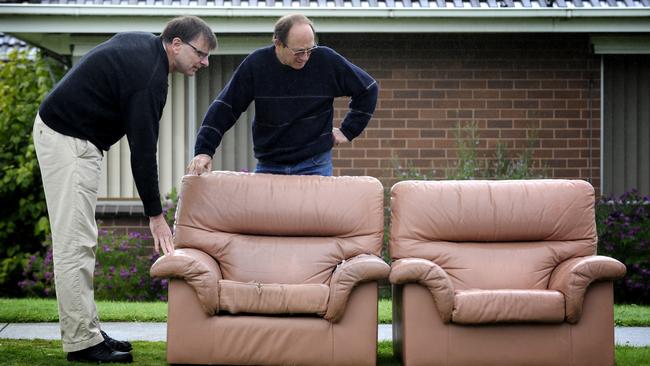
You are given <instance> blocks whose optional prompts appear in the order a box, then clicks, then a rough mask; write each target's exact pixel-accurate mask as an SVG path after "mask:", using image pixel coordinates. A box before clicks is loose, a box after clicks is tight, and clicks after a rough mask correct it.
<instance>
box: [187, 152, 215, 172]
mask: <svg viewBox="0 0 650 366" xmlns="http://www.w3.org/2000/svg"><path fill="white" fill-rule="evenodd" d="M211 171H212V158H211V157H210V156H209V155H206V154H199V155H197V156H195V157H194V158H193V159H192V161H190V163H189V164H188V165H187V174H193V175H201V174H203V173H209V172H211Z"/></svg>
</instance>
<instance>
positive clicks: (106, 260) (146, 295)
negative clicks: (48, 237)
mask: <svg viewBox="0 0 650 366" xmlns="http://www.w3.org/2000/svg"><path fill="white" fill-rule="evenodd" d="M152 248H153V245H152V238H151V237H150V236H148V235H143V234H141V233H139V232H130V233H129V234H126V235H116V234H114V233H113V232H109V231H106V230H100V231H99V236H98V239H97V256H96V262H95V299H97V300H128V301H155V300H162V301H165V300H167V284H168V283H167V280H165V279H159V278H152V277H151V276H150V275H149V268H150V267H151V265H152V264H153V262H155V261H156V259H158V257H159V255H158V254H155V253H153V250H152ZM53 273H54V269H53V263H52V246H51V243H47V252H46V254H45V257H40V256H38V255H32V256H31V257H30V258H29V259H28V260H27V262H26V263H25V266H24V271H23V276H24V279H23V280H22V281H20V282H19V283H18V285H19V287H20V288H21V289H22V290H23V294H24V295H26V296H28V297H50V298H53V297H55V287H54V275H53Z"/></svg>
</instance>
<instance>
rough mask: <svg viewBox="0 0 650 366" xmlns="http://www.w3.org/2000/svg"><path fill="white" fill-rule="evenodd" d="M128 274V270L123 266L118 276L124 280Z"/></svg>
mask: <svg viewBox="0 0 650 366" xmlns="http://www.w3.org/2000/svg"><path fill="white" fill-rule="evenodd" d="M130 276H131V274H130V273H129V271H127V270H126V269H124V268H122V269H120V277H122V279H123V280H126V279H127V278H129V277H130Z"/></svg>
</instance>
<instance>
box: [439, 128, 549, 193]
mask: <svg viewBox="0 0 650 366" xmlns="http://www.w3.org/2000/svg"><path fill="white" fill-rule="evenodd" d="M479 137H480V136H479V134H478V124H477V123H476V122H470V123H467V124H466V125H465V126H464V127H461V125H460V124H458V127H457V130H456V144H457V146H458V161H457V162H456V164H455V168H453V169H450V170H448V171H447V178H448V179H454V180H468V179H531V178H545V177H546V171H545V169H542V171H541V173H540V174H535V173H534V166H533V165H534V161H533V147H534V145H535V144H536V142H537V137H536V134H534V133H533V135H532V136H531V137H530V138H529V139H528V141H527V146H526V148H525V149H524V150H522V151H519V152H509V151H508V147H507V145H506V144H505V143H503V142H501V141H499V142H497V145H496V151H495V153H494V159H491V160H490V159H488V160H486V161H484V162H481V160H479V159H478V152H477V146H479V143H480V139H479ZM511 156H514V158H513V157H511Z"/></svg>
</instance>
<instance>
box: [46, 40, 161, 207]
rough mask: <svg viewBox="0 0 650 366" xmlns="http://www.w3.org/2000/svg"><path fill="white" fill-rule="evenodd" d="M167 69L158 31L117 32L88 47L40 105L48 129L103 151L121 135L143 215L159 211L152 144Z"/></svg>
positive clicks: (155, 134)
mask: <svg viewBox="0 0 650 366" xmlns="http://www.w3.org/2000/svg"><path fill="white" fill-rule="evenodd" d="M168 73H169V62H168V60H167V54H166V53H165V50H164V48H163V45H162V40H161V39H160V37H156V36H154V35H153V34H149V33H140V32H129V33H120V34H117V35H115V36H114V37H113V38H111V39H109V40H108V41H106V42H104V43H102V44H100V45H99V46H97V47H95V48H93V49H92V50H91V51H90V52H88V54H86V55H85V56H84V57H83V58H82V59H81V60H80V61H79V62H78V63H77V64H76V65H75V66H74V67H73V68H72V69H71V70H70V71H69V72H68V73H67V74H66V75H65V77H64V78H63V79H62V80H61V81H60V82H59V83H58V84H57V85H56V87H55V88H54V90H52V92H50V94H49V95H48V96H47V97H46V98H45V100H44V101H43V103H42V104H41V107H40V109H39V114H40V116H41V118H42V119H43V122H44V123H45V124H46V125H48V126H49V127H51V128H52V129H53V130H55V131H57V132H59V133H62V134H64V135H68V136H73V137H77V138H80V139H84V140H88V141H90V142H92V143H93V144H94V145H95V146H97V147H98V148H100V149H102V150H104V151H108V149H109V148H110V147H111V145H113V144H114V143H116V142H117V141H119V140H120V139H121V138H122V137H123V136H124V135H126V136H127V139H128V141H129V147H130V149H131V170H132V172H133V177H134V180H135V184H136V187H137V188H138V193H139V194H140V198H141V199H142V203H143V205H144V211H145V214H146V215H147V216H155V215H158V214H160V213H161V212H162V208H161V204H160V193H159V190H158V165H157V163H156V149H157V146H156V145H157V141H158V126H159V121H160V117H161V115H162V111H163V107H164V106H165V101H166V99H167V75H168Z"/></svg>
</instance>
